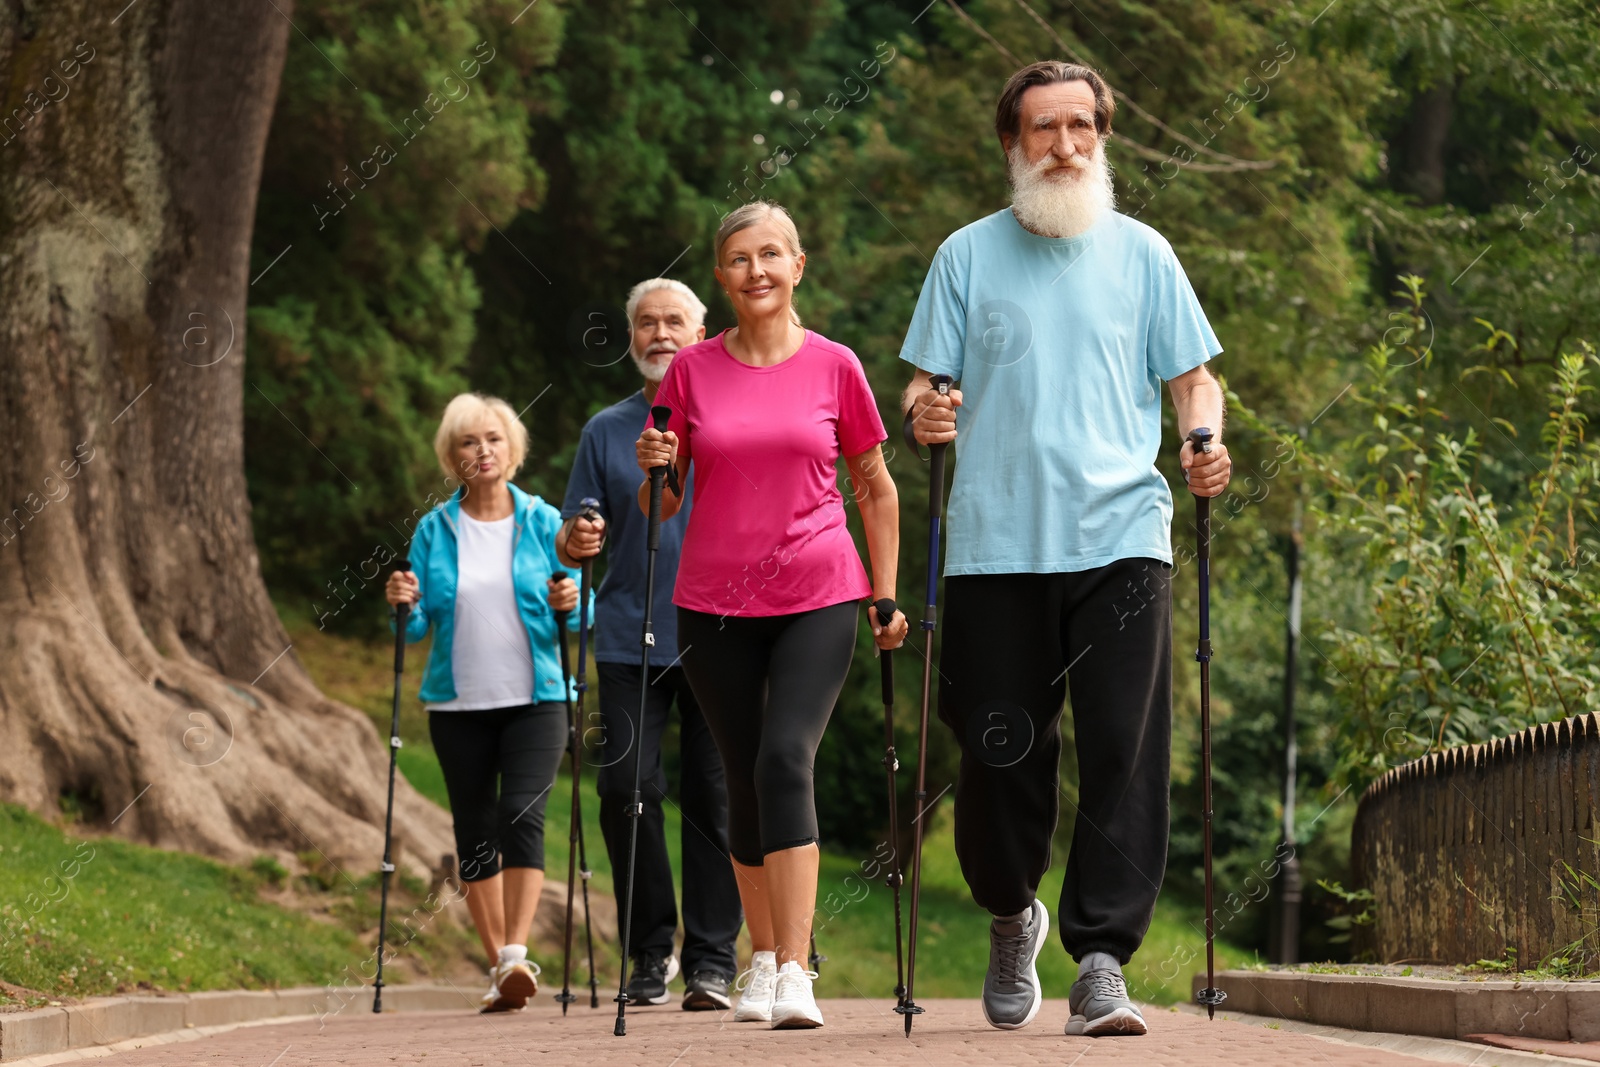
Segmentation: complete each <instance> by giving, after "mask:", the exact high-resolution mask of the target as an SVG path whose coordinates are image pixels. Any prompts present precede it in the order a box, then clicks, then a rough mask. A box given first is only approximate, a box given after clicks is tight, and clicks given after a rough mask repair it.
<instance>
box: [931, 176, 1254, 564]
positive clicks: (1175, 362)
mask: <svg viewBox="0 0 1600 1067" xmlns="http://www.w3.org/2000/svg"><path fill="white" fill-rule="evenodd" d="M1221 351H1222V346H1221V345H1220V344H1219V343H1218V342H1217V337H1216V334H1215V333H1213V332H1212V330H1211V324H1210V323H1208V322H1207V321H1206V317H1205V313H1204V312H1203V311H1202V310H1201V309H1200V302H1199V301H1198V300H1197V299H1196V298H1195V295H1194V289H1193V288H1192V287H1191V286H1190V285H1189V279H1188V278H1187V277H1186V276H1185V275H1184V273H1183V268H1182V266H1180V265H1179V263H1178V257H1177V256H1176V255H1175V254H1174V253H1173V251H1172V246H1171V245H1170V244H1168V243H1167V241H1166V239H1165V238H1163V237H1162V236H1161V235H1160V234H1158V233H1156V231H1155V230H1152V229H1151V228H1150V227H1149V226H1146V225H1145V224H1144V223H1142V222H1137V221H1135V220H1133V219H1131V218H1128V217H1127V216H1126V215H1121V214H1116V213H1110V214H1108V215H1106V217H1104V218H1102V219H1101V220H1100V221H1099V222H1097V223H1096V224H1095V225H1094V226H1093V227H1092V228H1090V229H1089V230H1088V231H1087V232H1086V233H1083V234H1080V235H1079V236H1077V237H1065V238H1051V237H1040V236H1038V235H1037V234H1033V233H1029V232H1028V231H1027V230H1025V229H1023V228H1022V226H1021V225H1020V224H1018V222H1017V220H1016V217H1015V216H1014V215H1012V213H1011V210H1010V209H1009V208H1007V209H1005V210H1003V211H998V212H996V213H995V214H993V215H990V216H988V217H987V218H983V219H979V220H978V221H977V222H974V223H972V224H971V225H970V226H966V227H963V228H962V229H960V230H957V231H956V232H955V233H953V234H951V235H950V237H949V239H947V240H946V241H945V242H944V244H943V245H941V246H940V247H939V252H938V255H937V256H935V257H934V261H933V267H932V268H931V269H930V270H929V271H928V279H927V281H926V283H924V285H923V287H922V295H921V297H920V298H919V299H918V300H917V310H916V314H915V315H913V316H912V319H911V328H910V330H908V331H907V333H906V340H905V345H904V346H903V347H902V348H901V350H900V358H901V359H903V360H906V361H907V362H909V363H912V364H914V365H915V366H917V367H920V368H921V369H923V370H926V371H929V372H931V373H934V374H941V373H942V374H948V375H950V376H951V377H953V378H955V379H956V381H957V383H958V384H959V386H960V389H961V392H962V406H961V407H960V408H959V409H958V411H957V414H956V427H957V429H958V431H959V433H958V436H957V437H956V442H955V449H956V458H957V463H956V468H955V482H954V485H953V486H952V488H951V492H950V503H949V511H948V514H949V520H948V522H949V534H948V548H947V551H946V555H945V571H944V572H945V574H948V575H960V574H1015V573H1056V572H1062V571H1082V570H1089V569H1091V568H1094V567H1102V566H1105V565H1106V564H1108V563H1112V562H1115V561H1116V560H1119V559H1134V558H1139V557H1149V558H1152V559H1159V560H1162V561H1164V562H1167V563H1171V562H1172V545H1171V540H1172V535H1171V524H1172V493H1171V491H1170V490H1169V489H1168V488H1167V482H1166V479H1164V478H1163V477H1162V476H1161V474H1160V472H1159V471H1157V470H1156V466H1155V460H1156V454H1157V452H1158V451H1159V449H1160V447H1161V393H1162V383H1163V382H1165V381H1168V380H1170V379H1172V378H1175V377H1177V376H1178V375H1180V374H1182V373H1184V372H1185V371H1188V370H1192V369H1194V368H1195V367H1198V366H1200V365H1201V364H1202V363H1205V362H1206V361H1207V360H1209V359H1210V358H1211V357H1212V356H1214V355H1216V354H1217V353H1219V352H1221Z"/></svg>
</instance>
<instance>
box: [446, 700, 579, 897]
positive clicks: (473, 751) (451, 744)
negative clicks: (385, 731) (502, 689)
mask: <svg viewBox="0 0 1600 1067" xmlns="http://www.w3.org/2000/svg"><path fill="white" fill-rule="evenodd" d="M428 736H429V737H431V738H432V739H433V750H434V752H436V753H438V756H439V768H440V769H441V770H442V771H444V788H445V792H447V793H448V794H449V795H450V814H451V816H452V817H453V818H454V820H455V830H456V856H457V860H458V862H459V863H460V865H461V880H462V881H463V882H477V881H482V880H483V879H485V878H492V877H494V876H495V875H497V874H499V873H500V868H501V866H502V865H503V866H506V867H536V868H538V869H539V870H541V871H542V870H544V805H545V801H546V800H548V799H549V798H550V787H551V786H552V785H554V784H555V780H556V771H557V769H559V768H560V766H561V755H562V753H564V752H565V751H566V750H567V706H566V705H565V704H557V703H554V702H547V703H544V704H519V705H518V706H516V707H513V708H492V709H490V710H488V711H430V712H429V713H428Z"/></svg>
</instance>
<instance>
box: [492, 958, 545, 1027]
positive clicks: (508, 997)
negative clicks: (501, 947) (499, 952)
mask: <svg viewBox="0 0 1600 1067" xmlns="http://www.w3.org/2000/svg"><path fill="white" fill-rule="evenodd" d="M539 974H540V967H539V965H538V964H537V963H534V962H533V961H532V960H514V961H512V962H510V963H500V964H496V965H495V966H494V967H493V968H492V969H491V970H490V971H489V992H487V993H485V994H484V995H483V996H482V997H481V998H480V999H479V1003H480V1004H481V1005H482V1006H481V1007H480V1008H479V1009H478V1010H479V1012H481V1013H483V1014H485V1015H488V1014H492V1013H495V1012H502V1011H521V1010H522V1009H523V1008H525V1007H527V1006H528V999H529V998H530V997H532V996H533V995H534V994H535V993H537V992H539Z"/></svg>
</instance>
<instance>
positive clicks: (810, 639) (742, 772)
mask: <svg viewBox="0 0 1600 1067" xmlns="http://www.w3.org/2000/svg"><path fill="white" fill-rule="evenodd" d="M858 611H860V605H859V604H857V603H856V602H855V601H853V600H851V601H847V602H845V603H843V604H834V605H833V606H831V607H826V608H817V609H816V610H814V611H802V612H799V613H797V614H794V615H771V616H765V617H756V618H740V619H733V618H726V617H724V616H720V615H708V614H704V613H702V612H698V611H689V610H688V609H686V608H679V609H678V644H679V645H681V646H682V647H683V649H684V654H683V672H684V674H685V675H686V676H687V677H688V679H689V684H690V686H692V687H693V688H694V695H695V699H696V700H698V701H699V702H700V710H701V711H702V712H703V713H704V714H705V718H706V725H708V726H709V727H711V735H712V737H713V738H715V739H716V742H717V750H718V752H720V753H721V755H722V765H723V768H724V769H725V770H726V772H727V779H728V845H729V851H730V852H731V853H732V854H733V858H734V859H736V860H738V861H739V862H740V863H742V864H744V865H745V866H747V867H759V866H761V863H762V860H763V858H764V857H765V856H766V854H767V853H769V852H778V851H781V850H782V849H786V848H796V847H798V846H800V845H809V844H811V843H812V842H814V841H816V840H817V804H816V797H815V796H814V794H813V790H812V777H811V776H812V768H813V765H814V764H815V763H816V758H817V746H818V745H820V744H821V743H822V731H823V728H824V727H826V726H827V725H828V718H829V716H831V715H832V714H833V705H834V702H835V701H836V700H838V699H839V690H841V689H843V688H844V679H845V675H846V674H847V673H848V672H849V670H850V659H851V657H852V656H853V655H854V654H855V645H856V613H857V612H858Z"/></svg>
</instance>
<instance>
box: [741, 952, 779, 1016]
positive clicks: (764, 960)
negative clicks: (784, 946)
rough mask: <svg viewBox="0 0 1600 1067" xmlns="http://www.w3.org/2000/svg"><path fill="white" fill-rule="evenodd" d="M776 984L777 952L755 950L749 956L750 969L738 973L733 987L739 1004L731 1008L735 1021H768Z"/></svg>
mask: <svg viewBox="0 0 1600 1067" xmlns="http://www.w3.org/2000/svg"><path fill="white" fill-rule="evenodd" d="M777 985H778V954H777V953H776V952H757V953H756V954H755V955H754V956H752V957H750V969H749V970H748V971H745V972H744V973H743V974H741V975H739V979H738V981H736V982H735V983H734V988H735V989H737V990H739V992H740V996H739V1006H738V1007H736V1008H734V1009H733V1021H734V1022H736V1023H770V1022H771V1021H772V996H773V994H774V993H775V992H776V991H777Z"/></svg>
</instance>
